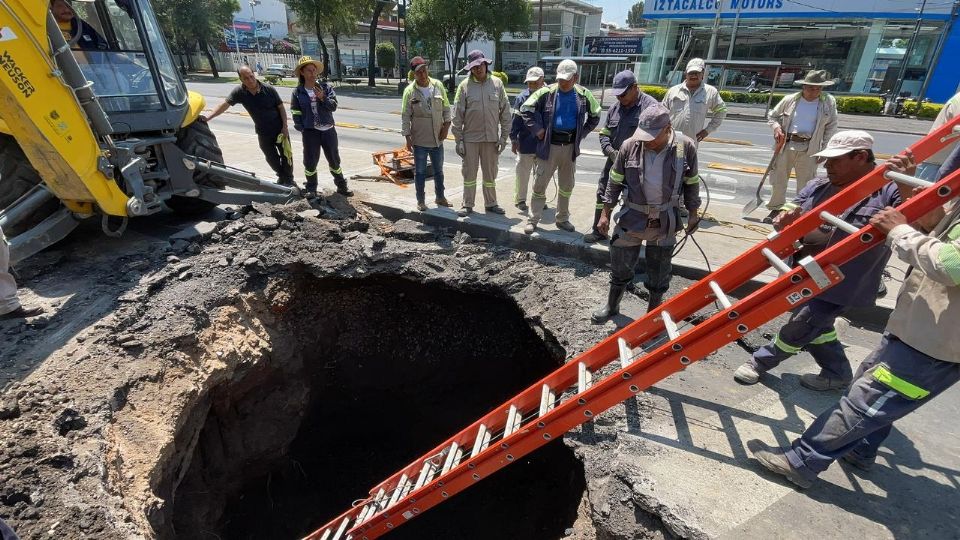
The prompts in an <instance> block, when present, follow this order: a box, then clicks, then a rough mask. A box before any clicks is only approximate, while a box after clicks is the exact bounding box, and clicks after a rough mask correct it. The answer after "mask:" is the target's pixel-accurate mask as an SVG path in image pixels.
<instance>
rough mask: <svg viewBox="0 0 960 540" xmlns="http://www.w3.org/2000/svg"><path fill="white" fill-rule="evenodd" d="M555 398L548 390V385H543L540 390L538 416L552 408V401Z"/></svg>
mask: <svg viewBox="0 0 960 540" xmlns="http://www.w3.org/2000/svg"><path fill="white" fill-rule="evenodd" d="M556 400H557V395H556V394H554V393H553V391H552V390H550V386H549V385H546V384H545V385H543V388H542V389H541V390H540V416H543V415H545V414H547V413H548V412H550V411H551V410H552V409H553V403H554V402H555V401H556Z"/></svg>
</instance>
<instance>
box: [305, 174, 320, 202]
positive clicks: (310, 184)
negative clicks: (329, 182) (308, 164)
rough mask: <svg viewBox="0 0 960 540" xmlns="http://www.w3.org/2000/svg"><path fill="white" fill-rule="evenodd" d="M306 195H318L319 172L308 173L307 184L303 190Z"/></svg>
mask: <svg viewBox="0 0 960 540" xmlns="http://www.w3.org/2000/svg"><path fill="white" fill-rule="evenodd" d="M303 194H304V196H305V197H316V196H317V174H316V173H313V174H308V175H307V185H306V187H305V188H304V190H303Z"/></svg>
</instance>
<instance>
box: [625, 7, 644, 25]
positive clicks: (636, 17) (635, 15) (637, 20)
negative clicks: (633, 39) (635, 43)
mask: <svg viewBox="0 0 960 540" xmlns="http://www.w3.org/2000/svg"><path fill="white" fill-rule="evenodd" d="M645 26H647V21H646V20H644V18H643V2H637V3H636V4H634V5H633V7H631V8H630V11H628V12H627V27H629V28H643V27H645Z"/></svg>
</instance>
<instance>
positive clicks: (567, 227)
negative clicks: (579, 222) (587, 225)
mask: <svg viewBox="0 0 960 540" xmlns="http://www.w3.org/2000/svg"><path fill="white" fill-rule="evenodd" d="M556 225H557V228H558V229H560V230H562V231H567V232H574V231H576V230H577V229H576V228H575V227H574V226H573V223H570V222H569V221H558V222H557V223H556Z"/></svg>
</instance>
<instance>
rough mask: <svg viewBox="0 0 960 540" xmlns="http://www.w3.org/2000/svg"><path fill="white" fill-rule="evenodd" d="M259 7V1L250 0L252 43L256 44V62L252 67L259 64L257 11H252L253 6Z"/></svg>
mask: <svg viewBox="0 0 960 540" xmlns="http://www.w3.org/2000/svg"><path fill="white" fill-rule="evenodd" d="M259 5H260V0H250V13H251V14H252V15H253V41H255V42H256V43H257V61H256V62H254V65H257V64H258V63H259V62H260V38H259V37H257V11H256V9H254V8H255V6H259ZM238 48H239V45H238Z"/></svg>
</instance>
